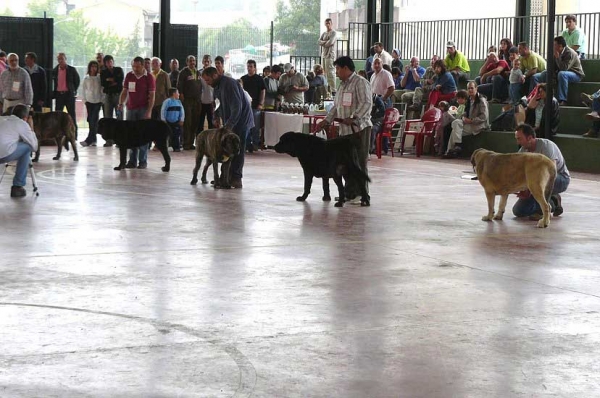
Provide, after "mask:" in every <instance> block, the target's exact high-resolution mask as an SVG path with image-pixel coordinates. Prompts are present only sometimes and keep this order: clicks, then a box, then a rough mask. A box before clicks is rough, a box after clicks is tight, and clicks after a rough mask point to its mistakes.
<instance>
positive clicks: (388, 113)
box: [376, 108, 400, 159]
mask: <svg viewBox="0 0 600 398" xmlns="http://www.w3.org/2000/svg"><path fill="white" fill-rule="evenodd" d="M398 120H400V112H399V111H398V109H396V108H388V109H386V110H385V114H384V116H383V122H382V125H381V132H380V133H379V134H377V147H376V154H377V158H378V159H381V144H382V141H383V137H388V142H389V143H390V149H391V150H392V157H394V138H393V137H392V129H393V128H394V126H395V125H396V123H398Z"/></svg>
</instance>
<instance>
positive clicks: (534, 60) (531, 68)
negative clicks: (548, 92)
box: [519, 41, 546, 96]
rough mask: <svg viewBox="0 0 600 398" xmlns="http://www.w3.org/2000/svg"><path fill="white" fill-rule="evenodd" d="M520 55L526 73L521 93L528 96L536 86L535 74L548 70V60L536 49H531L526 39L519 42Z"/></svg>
mask: <svg viewBox="0 0 600 398" xmlns="http://www.w3.org/2000/svg"><path fill="white" fill-rule="evenodd" d="M519 55H520V56H521V70H522V71H523V74H525V83H523V89H522V90H521V94H523V95H524V96H528V95H529V93H530V92H531V90H533V88H534V87H535V83H534V82H533V75H535V74H536V73H541V72H543V71H545V70H546V60H545V59H544V58H543V57H542V56H541V55H539V54H538V53H536V52H535V51H531V50H530V49H529V45H528V44H527V43H526V42H524V41H522V42H520V43H519Z"/></svg>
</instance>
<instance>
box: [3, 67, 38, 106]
mask: <svg viewBox="0 0 600 398" xmlns="http://www.w3.org/2000/svg"><path fill="white" fill-rule="evenodd" d="M0 96H1V97H2V99H3V100H5V99H8V100H11V101H17V100H18V101H22V102H23V103H24V104H25V105H31V104H32V103H33V89H32V88H31V78H30V77H29V73H27V71H26V70H25V69H23V68H21V67H19V68H17V70H14V71H13V70H11V69H10V68H9V69H7V70H5V71H4V72H2V75H0Z"/></svg>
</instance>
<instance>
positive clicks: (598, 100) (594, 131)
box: [582, 90, 600, 138]
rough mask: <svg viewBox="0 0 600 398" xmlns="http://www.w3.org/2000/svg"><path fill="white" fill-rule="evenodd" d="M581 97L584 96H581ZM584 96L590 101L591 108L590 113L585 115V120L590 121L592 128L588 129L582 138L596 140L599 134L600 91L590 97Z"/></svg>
mask: <svg viewBox="0 0 600 398" xmlns="http://www.w3.org/2000/svg"><path fill="white" fill-rule="evenodd" d="M582 96H584V94H582ZM585 96H586V98H587V99H588V100H589V101H590V106H591V107H592V112H591V113H588V114H586V115H585V117H586V119H589V120H591V121H592V122H593V124H592V128H591V129H589V130H588V131H587V132H586V133H585V134H584V135H583V136H584V137H594V138H597V137H598V133H600V90H598V91H596V92H595V93H594V94H592V95H589V94H585ZM586 103H587V101H586Z"/></svg>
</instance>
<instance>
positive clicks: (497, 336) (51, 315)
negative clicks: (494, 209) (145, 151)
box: [0, 147, 600, 398]
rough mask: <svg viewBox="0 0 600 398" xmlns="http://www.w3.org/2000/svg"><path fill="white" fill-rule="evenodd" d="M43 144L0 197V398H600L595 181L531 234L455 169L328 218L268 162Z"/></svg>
mask: <svg viewBox="0 0 600 398" xmlns="http://www.w3.org/2000/svg"><path fill="white" fill-rule="evenodd" d="M54 151H55V148H52V147H43V148H42V158H41V162H40V163H39V164H38V165H36V166H35V167H36V172H37V176H38V185H39V189H40V196H39V197H37V198H35V197H33V196H31V189H30V186H29V187H28V194H29V195H28V196H27V197H26V198H23V199H20V200H14V199H11V198H9V189H10V185H11V184H10V179H8V180H6V179H5V181H4V182H3V183H2V185H0V220H1V222H2V230H3V233H2V238H1V239H0V256H1V257H0V272H1V278H0V397H11V398H12V397H61V398H67V397H250V396H252V397H411V398H412V397H524V396H526V397H570V398H573V397H578V398H579V397H598V396H600V365H599V361H598V357H599V355H600V288H599V286H600V264H599V260H598V259H599V258H600V247H599V244H598V231H599V229H598V215H599V210H600V203H599V201H598V197H599V196H600V185H599V183H598V182H597V178H596V176H587V175H584V174H581V175H578V178H576V179H574V180H573V181H572V183H571V187H570V189H569V191H568V192H567V193H566V194H565V195H564V198H563V204H564V208H565V213H564V215H563V216H561V217H558V218H553V219H552V223H551V225H550V228H548V229H543V230H540V229H537V228H535V222H532V221H528V220H516V219H514V218H512V217H511V216H506V217H505V220H504V221H502V222H489V223H486V222H482V221H481V216H482V215H484V214H485V213H486V201H485V197H484V194H483V190H482V188H481V187H480V185H479V183H478V182H477V181H470V180H462V179H461V178H460V176H461V172H462V171H463V170H468V169H469V163H468V162H466V161H439V160H431V159H427V158H422V159H415V158H414V157H412V156H409V157H405V158H402V159H400V158H395V159H392V158H389V157H386V158H384V159H382V160H377V159H373V160H371V161H370V163H369V166H370V173H371V177H372V179H373V184H372V185H371V195H372V207H370V208H361V207H358V206H352V205H347V206H346V207H344V208H343V209H338V208H334V207H333V203H323V202H322V201H321V200H320V197H321V188H320V181H316V182H315V186H314V187H313V194H312V195H311V196H310V197H309V199H308V201H307V202H306V203H298V202H296V201H295V197H296V196H297V195H298V194H300V193H301V190H302V172H301V169H300V166H299V164H298V162H297V160H296V159H293V158H290V157H288V156H287V155H278V154H275V153H274V152H272V151H266V152H261V153H259V154H255V155H249V156H247V158H246V168H245V178H244V188H243V189H242V190H231V191H225V190H222V191H215V190H213V189H211V188H210V187H208V186H202V185H199V186H197V187H194V186H190V185H189V181H190V179H191V170H192V167H193V159H192V155H193V154H192V153H190V152H185V153H180V154H177V153H175V154H173V165H172V171H171V172H170V173H168V174H166V173H162V172H161V171H160V166H161V165H162V160H161V159H160V155H159V154H158V153H156V152H152V153H151V154H150V162H149V169H147V170H128V171H123V172H115V171H113V170H112V167H113V166H114V165H116V164H117V163H118V154H117V151H116V150H113V149H106V148H102V147H98V148H80V150H79V151H80V152H79V153H80V155H79V156H80V161H79V163H74V162H72V160H71V159H70V155H71V154H68V156H64V158H63V159H62V160H60V161H52V160H51V157H52V156H53V155H54ZM514 200H515V198H514V197H513V198H511V199H510V200H509V206H511V205H512V204H513V203H514Z"/></svg>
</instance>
